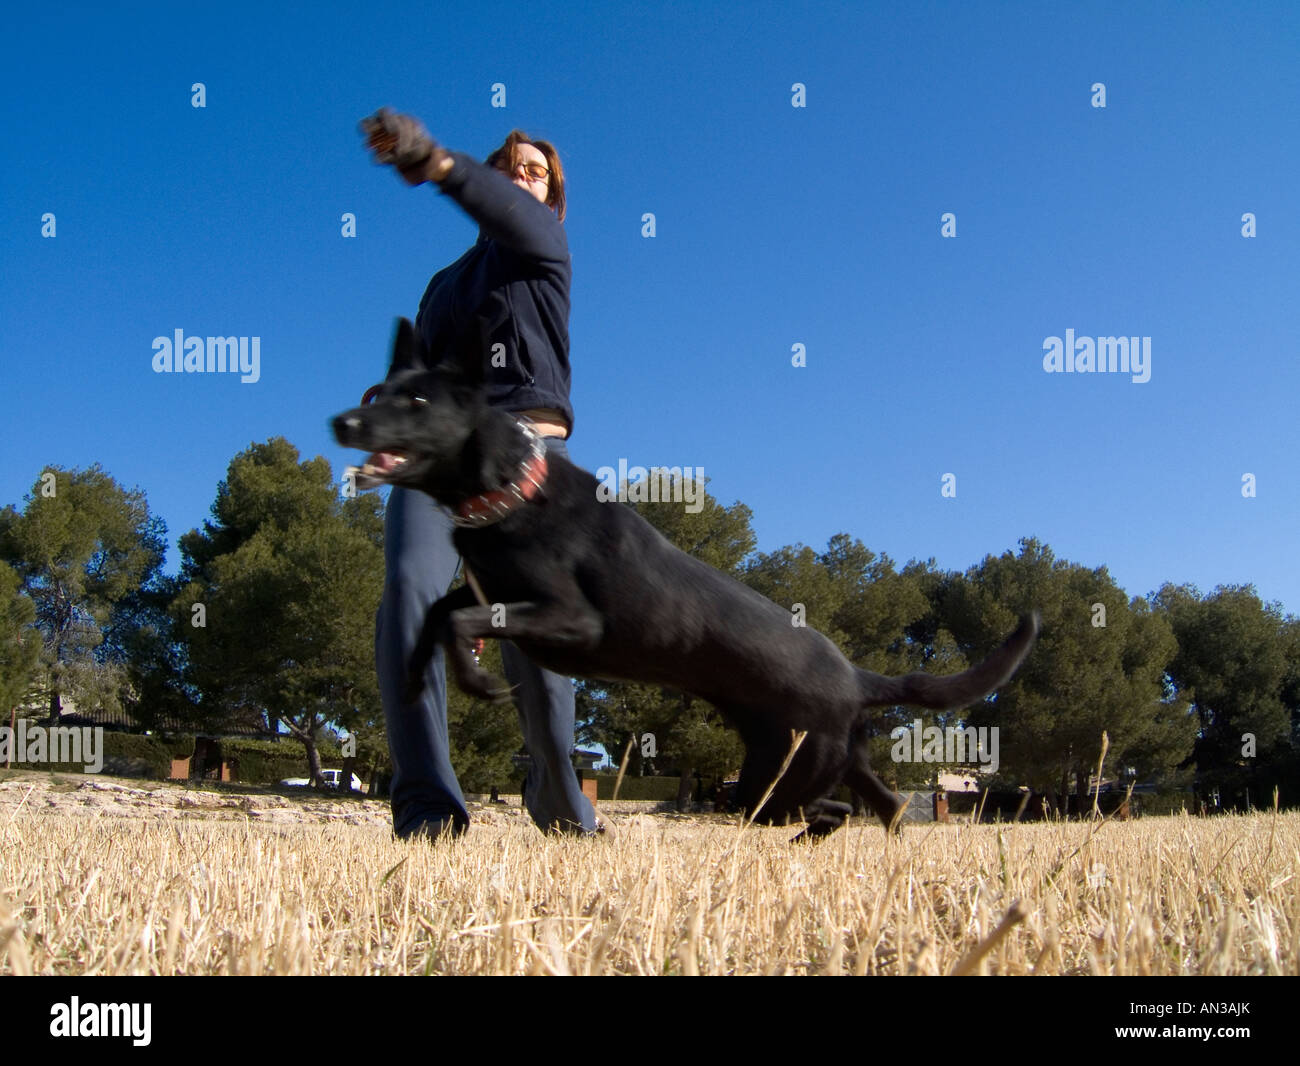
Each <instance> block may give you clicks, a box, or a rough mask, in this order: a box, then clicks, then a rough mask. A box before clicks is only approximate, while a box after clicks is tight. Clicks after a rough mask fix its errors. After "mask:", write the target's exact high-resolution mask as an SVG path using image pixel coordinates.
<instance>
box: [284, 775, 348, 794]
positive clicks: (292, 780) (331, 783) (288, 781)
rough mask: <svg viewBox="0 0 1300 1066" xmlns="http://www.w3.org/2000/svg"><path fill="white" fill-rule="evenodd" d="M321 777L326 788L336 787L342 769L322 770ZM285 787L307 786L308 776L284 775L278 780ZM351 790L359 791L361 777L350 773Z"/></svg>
mask: <svg viewBox="0 0 1300 1066" xmlns="http://www.w3.org/2000/svg"><path fill="white" fill-rule="evenodd" d="M320 775H321V777H322V778H323V779H324V782H325V787H326V788H338V787H339V783H340V782H341V781H342V780H343V771H342V770H322V771H321V772H320ZM280 784H281V785H283V786H284V787H285V788H308V787H310V785H311V778H309V777H286V778H285V779H284V780H283V781H281V782H280ZM352 791H354V792H360V791H361V778H359V777H358V776H357V775H356V774H353V775H352Z"/></svg>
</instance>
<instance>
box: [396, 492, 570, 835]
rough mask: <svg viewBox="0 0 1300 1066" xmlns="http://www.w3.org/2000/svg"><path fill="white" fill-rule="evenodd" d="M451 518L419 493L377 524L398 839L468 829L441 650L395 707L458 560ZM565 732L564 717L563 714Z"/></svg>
mask: <svg viewBox="0 0 1300 1066" xmlns="http://www.w3.org/2000/svg"><path fill="white" fill-rule="evenodd" d="M451 530H452V525H451V519H450V517H449V516H448V515H447V514H446V512H445V511H443V510H442V509H441V508H439V507H438V506H437V504H435V503H434V502H433V500H431V499H430V498H429V497H428V496H426V495H425V494H424V493H422V492H415V491H412V490H408V489H398V488H395V489H393V491H392V494H391V495H390V496H389V498H388V508H387V514H386V516H385V519H384V566H385V575H384V597H383V600H382V602H381V603H380V605H379V613H378V615H377V616H376V619H375V667H376V669H377V671H378V673H379V693H380V697H381V699H382V701H383V704H384V721H385V723H386V725H387V728H388V750H389V753H390V754H391V755H392V759H393V784H392V797H391V800H392V807H393V831H394V832H395V833H396V834H397V835H398V836H399V837H407V836H410V835H411V834H413V833H416V832H433V833H436V832H438V831H439V830H440V829H441V828H442V826H443V825H445V824H446V823H447V822H450V823H451V824H452V826H453V828H454V829H455V830H457V831H463V830H464V829H465V828H466V826H468V824H469V814H468V813H467V812H466V810H465V798H464V796H463V795H462V794H461V791H460V783H459V782H458V781H457V780H456V774H455V772H454V771H453V770H452V768H451V754H450V748H449V745H448V741H447V680H446V670H445V668H444V665H443V654H442V648H438V650H437V652H436V653H435V654H434V657H433V661H432V662H431V663H430V664H429V668H428V671H427V672H426V674H425V686H424V691H423V692H422V693H421V694H420V698H419V699H418V700H417V701H416V702H415V703H413V704H406V703H403V702H402V696H401V693H402V689H403V686H404V684H405V680H406V663H407V660H408V659H409V657H410V654H411V651H412V650H413V649H414V647H415V643H416V641H417V640H418V639H419V636H420V628H421V626H422V625H423V624H424V616H425V612H426V611H427V610H428V609H429V606H430V604H432V603H434V602H435V601H437V600H438V599H440V598H441V597H442V596H444V595H445V594H446V592H447V589H448V588H450V587H451V582H452V579H453V578H454V577H455V576H456V568H457V567H458V566H459V565H460V559H459V557H458V556H457V554H456V548H455V546H454V545H453V544H452V542H451ZM570 728H572V714H571V715H570Z"/></svg>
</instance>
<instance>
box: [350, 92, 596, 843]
mask: <svg viewBox="0 0 1300 1066" xmlns="http://www.w3.org/2000/svg"><path fill="white" fill-rule="evenodd" d="M361 125H362V132H363V133H365V134H366V137H367V144H368V147H369V148H371V149H372V150H373V151H374V153H375V161H376V162H378V163H383V164H388V165H391V166H394V167H395V168H396V169H397V170H398V172H399V173H400V174H401V176H402V178H403V179H404V180H405V181H406V182H407V183H408V184H410V185H422V184H424V183H425V182H430V181H431V182H434V183H435V184H437V185H438V186H439V188H440V189H441V190H442V192H443V193H445V194H447V195H449V196H450V197H452V199H454V200H455V201H456V202H457V203H458V204H460V206H461V207H462V208H463V209H464V210H465V211H466V213H468V214H469V215H470V217H471V218H473V219H474V220H475V221H476V222H477V223H478V224H479V238H478V241H477V242H476V243H475V244H474V246H473V247H472V248H470V249H469V251H467V252H466V253H465V254H464V255H462V256H461V257H460V258H459V259H458V260H456V262H454V263H453V264H451V266H449V267H447V268H446V269H444V270H441V271H439V272H438V273H437V274H435V275H434V277H433V279H432V280H431V281H430V282H429V285H428V288H427V289H426V290H425V293H424V297H423V299H422V300H421V301H420V311H419V315H418V316H417V317H416V322H415V325H416V329H417V331H418V332H419V333H420V335H421V336H422V337H423V339H424V343H425V346H426V348H427V350H428V351H429V352H430V353H431V355H430V358H431V359H436V360H439V361H441V360H444V359H446V360H456V361H458V362H463V361H464V360H466V359H473V358H478V359H481V360H482V361H483V368H484V377H485V382H486V386H487V391H488V401H489V402H490V403H491V404H493V405H495V406H498V407H500V408H502V409H503V410H506V411H510V412H511V413H517V414H521V415H527V416H528V417H529V418H531V419H532V421H533V423H534V426H535V427H536V429H537V430H538V432H539V433H540V434H541V435H542V436H543V438H544V440H545V443H546V447H547V450H548V452H549V453H551V454H558V455H562V456H564V457H566V458H567V457H568V452H567V450H566V448H565V444H564V441H565V438H567V437H568V435H569V433H570V431H571V429H572V426H573V408H572V406H571V405H570V402H569V283H570V279H571V276H572V272H571V266H570V260H569V248H568V241H567V240H566V238H565V235H564V227H563V226H562V225H561V223H562V221H563V219H564V209H565V200H564V172H563V169H562V168H561V166H560V160H559V156H558V155H557V154H556V152H555V149H554V148H553V147H551V145H549V144H547V143H546V142H545V141H531V140H529V139H528V137H527V136H525V135H524V134H523V133H521V132H520V131H519V130H514V131H512V132H511V134H510V136H509V137H507V138H506V141H505V143H504V144H502V145H501V147H500V148H498V149H497V150H496V151H495V152H493V153H492V154H491V155H490V156H488V159H487V161H486V163H478V162H476V161H475V160H473V159H471V158H470V157H469V156H467V155H463V154H461V153H459V152H448V151H446V150H444V149H443V148H441V147H439V146H438V145H437V144H436V143H434V142H433V141H432V140H431V139H430V138H429V135H428V134H427V133H426V132H425V131H424V128H423V127H422V126H421V125H420V123H419V122H418V121H417V120H415V119H413V118H411V117H410V116H407V115H397V114H393V113H392V112H389V111H386V110H384V111H380V112H378V113H377V114H376V115H375V116H374V117H372V118H370V119H367V120H365V121H364V122H362V124H361ZM451 532H452V523H451V518H450V516H449V515H447V514H446V512H444V511H443V510H442V509H441V508H439V507H438V506H437V505H436V504H435V503H434V502H433V500H432V499H431V498H429V497H428V496H426V495H425V494H423V493H420V492H414V491H411V490H407V489H400V488H394V489H393V491H392V495H391V496H390V497H389V501H388V511H387V516H386V519H385V526H384V558H385V564H386V577H385V583H384V598H383V601H382V603H381V605H380V608H379V615H378V617H377V619H376V632H375V661H376V667H377V669H378V672H379V688H380V694H381V697H382V699H383V704H384V719H385V721H386V723H387V727H388V747H389V751H390V753H391V755H392V759H393V767H394V774H393V783H392V806H393V829H394V832H395V833H396V834H397V836H398V837H401V838H409V837H412V836H436V835H437V834H438V833H440V832H443V831H444V830H445V831H449V832H454V833H461V832H464V830H465V828H466V827H467V826H468V824H469V815H468V813H467V812H466V810H465V800H464V797H463V795H462V794H461V790H460V785H459V783H458V782H457V780H456V775H455V773H454V772H453V771H452V767H451V758H450V752H449V748H448V741H447V703H446V694H447V682H446V670H445V667H444V663H443V653H442V649H441V648H439V649H438V651H437V653H436V655H435V657H434V661H433V662H432V663H431V664H430V667H429V673H428V677H427V678H426V685H425V689H424V692H423V694H422V695H421V697H420V699H419V701H418V702H417V703H416V704H411V705H407V704H403V703H402V699H401V692H402V688H403V682H404V675H405V669H406V662H407V660H408V658H409V656H410V653H411V650H412V649H413V648H414V646H415V642H416V640H417V638H418V637H419V634H420V627H421V625H422V623H423V621H424V616H425V612H426V611H427V609H428V607H429V605H430V604H431V603H433V602H434V601H435V600H438V599H439V598H441V597H442V596H443V595H444V594H445V593H446V591H447V589H448V588H449V587H450V586H451V582H452V579H453V578H454V577H455V574H456V570H457V567H458V566H459V563H460V560H459V558H458V557H457V555H456V549H455V547H454V546H453V544H452V541H451ZM501 657H502V660H503V663H504V666H505V673H506V677H507V678H508V679H509V680H510V682H511V683H512V684H513V685H515V686H516V691H515V699H516V705H517V708H518V711H519V721H520V726H521V728H522V730H523V734H524V742H525V744H526V745H527V747H528V751H529V754H530V755H531V756H532V765H531V768H530V770H529V774H528V779H527V780H526V781H525V783H524V804H525V806H526V807H527V808H528V812H529V814H530V815H532V818H533V821H534V822H536V823H537V825H538V826H539V827H540V828H542V829H543V830H548V829H552V828H557V829H561V830H565V831H569V832H578V833H591V832H597V831H599V830H600V829H602V828H603V827H602V826H600V824H599V822H598V820H597V818H596V814H595V811H594V810H593V808H592V806H591V803H590V801H589V800H588V799H587V798H586V797H585V796H584V795H583V794H582V790H581V788H580V787H579V784H578V780H577V775H576V774H575V773H574V770H573V763H572V761H571V758H570V753H571V752H572V750H573V736H574V700H573V684H572V682H571V681H570V680H569V679H568V678H566V677H560V676H559V675H557V674H552V673H549V672H547V671H545V670H542V669H541V668H540V667H538V666H536V665H534V664H533V663H532V662H531V661H530V660H529V659H527V658H526V657H525V656H524V655H523V654H522V653H521V652H520V651H519V649H518V648H516V647H515V646H514V645H513V644H511V643H510V642H508V641H502V642H501Z"/></svg>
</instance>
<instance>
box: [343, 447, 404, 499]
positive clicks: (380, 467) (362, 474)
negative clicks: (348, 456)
mask: <svg viewBox="0 0 1300 1066" xmlns="http://www.w3.org/2000/svg"><path fill="white" fill-rule="evenodd" d="M402 461H403V457H402V456H400V455H397V454H395V453H393V452H374V453H372V454H371V456H370V458H368V459H367V460H366V461H365V462H364V463H363V464H362V465H361V466H349V467H348V468H347V469H345V470H344V471H343V473H344V475H345V476H347V477H350V478H352V481H353V484H354V485H355V486H356V487H357V488H358V489H362V490H364V489H377V488H379V487H380V486H382V485H386V484H388V475H389V474H390V473H392V472H393V470H394V469H396V468H397V467H398V466H400V465H401V464H402Z"/></svg>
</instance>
